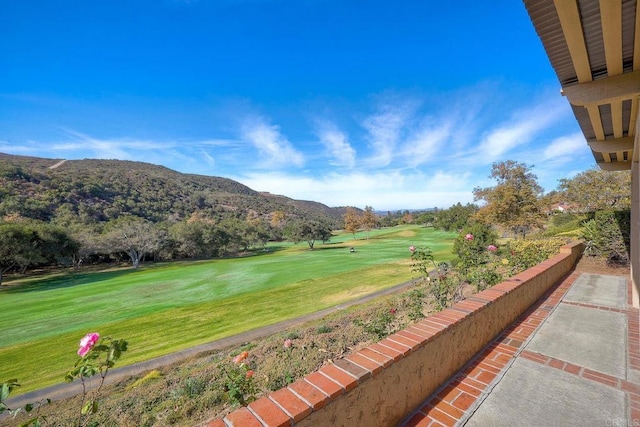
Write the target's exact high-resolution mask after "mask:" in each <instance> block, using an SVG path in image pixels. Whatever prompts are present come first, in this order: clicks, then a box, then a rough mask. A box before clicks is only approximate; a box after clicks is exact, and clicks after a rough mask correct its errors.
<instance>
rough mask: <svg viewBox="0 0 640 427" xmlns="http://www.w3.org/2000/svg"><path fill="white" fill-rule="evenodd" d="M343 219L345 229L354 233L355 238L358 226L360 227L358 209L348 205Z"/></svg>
mask: <svg viewBox="0 0 640 427" xmlns="http://www.w3.org/2000/svg"><path fill="white" fill-rule="evenodd" d="M342 219H343V220H344V231H346V232H347V233H351V234H353V238H354V239H355V238H356V232H357V231H358V228H360V215H358V210H357V209H356V208H352V207H348V208H347V211H346V212H345V214H344V216H343V217H342Z"/></svg>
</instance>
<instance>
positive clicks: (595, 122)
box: [586, 104, 605, 141]
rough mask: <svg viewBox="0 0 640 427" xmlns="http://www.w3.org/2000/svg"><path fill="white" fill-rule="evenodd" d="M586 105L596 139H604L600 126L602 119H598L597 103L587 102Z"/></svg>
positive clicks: (598, 109)
mask: <svg viewBox="0 0 640 427" xmlns="http://www.w3.org/2000/svg"><path fill="white" fill-rule="evenodd" d="M586 107H587V112H588V113H589V120H591V125H592V126H593V133H594V134H595V135H596V139H597V140H598V141H604V139H605V136H604V128H603V127H602V120H600V108H598V104H588V105H587V106H586Z"/></svg>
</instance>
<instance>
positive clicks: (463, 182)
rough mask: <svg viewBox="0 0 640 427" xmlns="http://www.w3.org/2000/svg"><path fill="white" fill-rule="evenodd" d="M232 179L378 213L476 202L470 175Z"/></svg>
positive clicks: (280, 174)
mask: <svg viewBox="0 0 640 427" xmlns="http://www.w3.org/2000/svg"><path fill="white" fill-rule="evenodd" d="M233 179H235V180H237V181H240V182H242V183H243V184H245V185H247V186H249V187H251V188H253V189H255V190H258V191H269V192H271V193H276V194H286V195H287V196H288V197H291V198H294V199H302V200H315V201H319V202H321V203H325V204H327V205H329V206H356V207H360V208H364V207H365V206H367V205H369V206H373V208H374V209H376V210H382V211H385V210H394V209H398V207H399V206H402V207H403V208H406V209H424V208H428V207H434V206H438V207H448V206H451V205H452V204H455V203H457V202H458V201H461V202H463V203H467V202H470V201H472V200H473V195H472V194H471V191H470V190H469V181H470V178H469V174H468V173H466V172H463V173H459V174H458V173H448V172H440V171H437V172H434V173H432V174H425V173H420V172H415V173H411V174H406V173H403V172H400V171H392V170H388V171H381V172H378V173H363V172H355V171H353V172H349V173H338V172H331V173H328V174H326V175H322V176H310V175H294V174H288V173H284V172H273V173H266V174H265V173H260V174H258V173H250V174H247V175H244V176H237V177H233Z"/></svg>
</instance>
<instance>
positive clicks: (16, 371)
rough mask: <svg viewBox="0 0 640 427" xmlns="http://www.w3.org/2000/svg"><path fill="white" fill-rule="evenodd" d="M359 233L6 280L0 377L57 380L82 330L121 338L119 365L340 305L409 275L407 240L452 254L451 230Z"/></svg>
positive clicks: (25, 387) (30, 382) (27, 382)
mask: <svg viewBox="0 0 640 427" xmlns="http://www.w3.org/2000/svg"><path fill="white" fill-rule="evenodd" d="M356 237H357V239H356V240H353V236H352V235H350V234H349V235H344V234H343V235H338V236H336V237H334V238H332V240H331V242H329V243H327V244H316V248H315V249H314V250H313V251H311V250H309V249H308V246H307V245H306V244H298V245H291V244H277V245H271V246H269V247H268V251H259V252H256V254H255V255H254V256H249V257H244V258H235V259H224V260H213V261H198V262H174V263H165V264H156V265H153V266H143V267H141V268H140V269H138V270H133V269H125V270H119V271H110V272H98V273H95V272H94V273H82V272H79V273H78V272H76V273H71V274H67V275H61V276H58V277H51V278H39V279H36V280H29V281H25V282H24V284H22V285H20V286H13V285H14V284H11V285H12V286H8V287H6V289H3V290H2V291H0V382H1V381H5V380H7V379H10V378H18V379H19V380H20V382H21V383H22V387H21V389H20V392H27V391H30V390H34V389H37V388H41V387H44V386H47V385H52V384H55V383H58V382H61V380H62V378H63V376H64V373H65V372H66V370H67V369H68V368H70V367H71V366H72V365H73V363H74V362H75V360H76V356H75V351H76V349H77V346H78V341H79V339H80V338H81V337H82V336H83V335H84V334H85V333H87V332H92V331H97V332H100V333H101V334H103V335H111V336H113V337H114V338H125V339H127V340H128V341H129V351H128V352H127V353H126V354H125V355H124V357H123V358H122V359H121V361H120V362H119V366H121V365H123V364H128V363H133V362H138V361H141V360H145V359H148V358H151V357H156V356H160V355H164V354H167V353H170V352H173V351H176V350H180V349H184V348H188V347H191V346H194V345H198V344H202V343H206V342H209V341H213V340H216V339H219V338H223V337H226V336H230V335H234V334H237V333H239V332H242V331H246V330H250V329H254V328H257V327H260V326H264V325H267V324H270V323H274V322H277V321H280V320H284V319H287V318H292V317H296V316H299V315H302V314H306V313H310V312H313V311H317V310H321V309H323V308H326V307H330V306H333V305H337V304H340V303H342V302H345V301H348V300H352V299H354V298H357V297H359V296H362V295H365V294H368V293H371V292H374V291H376V290H379V289H383V288H387V287H391V286H394V285H396V284H398V283H401V282H403V281H406V280H408V279H410V278H411V277H412V273H411V272H410V267H409V251H408V247H409V246H410V245H416V246H429V247H430V248H431V249H432V250H433V251H434V254H435V255H436V257H437V258H438V259H439V260H446V259H449V258H450V257H451V246H452V243H453V239H454V238H455V234H453V233H445V232H440V231H435V230H433V229H426V228H422V227H416V226H402V227H395V228H387V229H382V230H375V231H373V232H372V233H371V235H370V238H369V239H368V240H365V239H364V237H365V236H364V235H363V234H358V235H357V236H356ZM350 246H354V247H355V248H356V251H355V252H354V253H350V252H349V249H348V248H349V247H350Z"/></svg>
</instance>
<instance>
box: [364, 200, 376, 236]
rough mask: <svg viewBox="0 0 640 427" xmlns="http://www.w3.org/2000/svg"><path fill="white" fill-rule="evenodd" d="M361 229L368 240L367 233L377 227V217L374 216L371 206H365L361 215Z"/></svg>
mask: <svg viewBox="0 0 640 427" xmlns="http://www.w3.org/2000/svg"><path fill="white" fill-rule="evenodd" d="M360 224H361V225H362V228H363V229H364V231H365V232H366V233H367V239H369V232H370V231H371V229H373V228H375V227H377V226H378V217H377V216H376V214H375V212H374V211H373V208H372V207H371V206H365V207H364V212H363V213H362V217H361V222H360Z"/></svg>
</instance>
